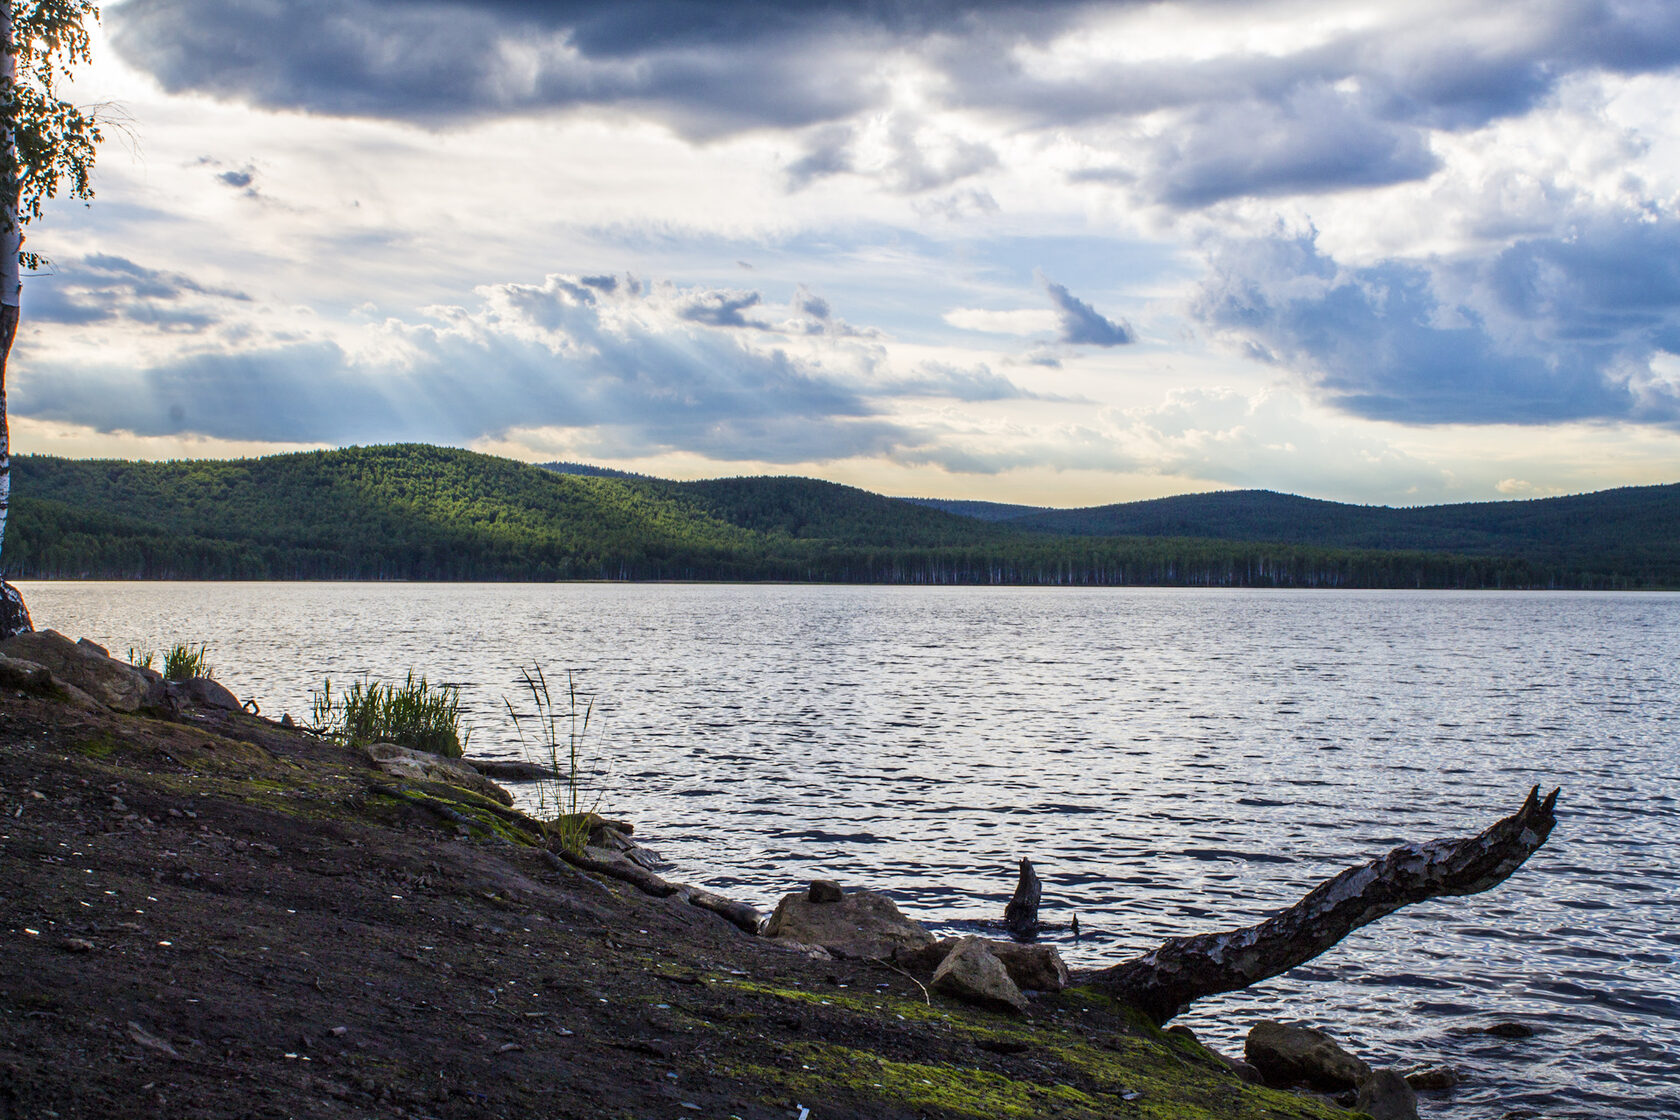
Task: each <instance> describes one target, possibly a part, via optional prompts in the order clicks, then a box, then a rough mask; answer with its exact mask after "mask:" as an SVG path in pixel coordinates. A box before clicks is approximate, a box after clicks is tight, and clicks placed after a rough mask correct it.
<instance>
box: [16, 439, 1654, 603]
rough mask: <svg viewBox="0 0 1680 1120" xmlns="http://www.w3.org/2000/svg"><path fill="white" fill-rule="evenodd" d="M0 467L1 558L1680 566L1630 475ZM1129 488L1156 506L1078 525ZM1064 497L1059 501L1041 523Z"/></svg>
mask: <svg viewBox="0 0 1680 1120" xmlns="http://www.w3.org/2000/svg"><path fill="white" fill-rule="evenodd" d="M12 469H13V471H14V475H13V504H12V516H11V519H10V523H9V525H8V527H7V535H6V541H5V551H4V559H5V562H6V569H7V574H8V575H9V576H10V577H11V578H15V579H29V578H113V579H230V578H231V579H425V580H551V579H706V580H798V581H806V580H809V581H826V582H883V583H1006V584H1078V585H1111V584H1169V585H1196V586H1287V587H1656V586H1664V587H1680V542H1677V541H1676V540H1675V536H1676V525H1677V524H1680V516H1676V515H1675V514H1674V513H1673V512H1672V502H1673V500H1674V496H1675V491H1677V490H1680V488H1673V487H1664V488H1649V489H1651V490H1653V491H1662V492H1667V493H1668V501H1669V502H1670V503H1671V505H1670V506H1666V507H1665V506H1662V505H1661V503H1660V502H1657V503H1656V504H1650V505H1642V504H1639V503H1637V502H1635V503H1632V504H1629V499H1628V498H1627V497H1626V495H1629V494H1642V493H1644V492H1643V491H1637V492H1630V491H1612V492H1609V494H1607V495H1589V496H1587V497H1584V498H1581V499H1568V500H1561V501H1563V504H1562V505H1561V506H1554V505H1548V504H1547V503H1493V504H1490V505H1487V506H1484V507H1468V506H1454V507H1436V509H1437V512H1439V511H1446V512H1441V513H1439V516H1440V517H1441V518H1443V519H1444V520H1441V521H1440V522H1439V524H1440V525H1441V526H1442V529H1441V534H1440V535H1438V536H1433V537H1432V536H1430V535H1429V532H1428V528H1427V524H1425V525H1424V528H1421V529H1408V530H1407V533H1408V534H1409V535H1404V534H1399V533H1396V534H1395V535H1393V536H1390V537H1384V536H1381V535H1380V534H1378V533H1377V532H1376V530H1373V529H1370V528H1368V527H1367V526H1366V522H1364V521H1361V519H1362V518H1364V519H1370V524H1372V525H1379V523H1380V519H1381V517H1382V516H1383V515H1385V514H1402V513H1403V514H1422V513H1426V512H1429V511H1393V510H1378V511H1369V510H1362V509H1359V508H1357V507H1346V506H1337V505H1335V504H1334V503H1328V502H1324V503H1315V502H1308V501H1307V500H1305V499H1293V498H1286V497H1284V496H1282V495H1262V496H1261V497H1260V498H1259V499H1258V503H1259V504H1256V499H1255V496H1254V492H1250V493H1249V494H1248V495H1246V496H1245V495H1241V494H1239V495H1201V496H1197V497H1194V498H1185V499H1173V500H1170V502H1168V503H1137V504H1134V505H1133V506H1123V507H1105V508H1104V509H1102V510H1085V511H1059V512H1056V513H1052V514H1044V513H1034V514H1033V515H1031V516H1030V517H1028V518H1026V519H1020V518H1017V519H1015V520H1014V521H986V520H980V519H977V518H975V517H965V516H959V515H958V514H957V513H954V512H948V511H946V510H944V509H938V508H933V507H932V506H930V505H928V504H919V503H914V502H908V501H903V500H900V499H894V498H886V497H882V496H880V495H878V494H871V493H869V492H867V491H864V490H859V489H856V488H854V487H849V486H840V485H837V484H835V483H829V482H820V481H816V480H812V479H802V478H737V479H715V480H709V481H704V482H671V481H666V480H660V479H650V478H616V477H601V476H583V475H578V474H571V473H568V474H562V473H557V472H555V471H553V470H548V469H544V468H541V467H535V466H530V465H527V464H524V463H517V462H513V461H511V460H507V459H498V458H494V457H492V456H488V455H480V454H476V453H473V452H469V451H461V450H457V449H451V448H438V447H427V446H420V445H401V446H392V447H369V448H348V449H343V450H337V451H318V452H307V453H302V454H291V455H276V456H270V457H266V458H260V459H241V460H232V461H205V460H195V461H182V462H171V463H150V462H126V461H120V460H67V459H56V458H47V457H40V456H20V457H18V458H16V459H14V460H13V468H12ZM1601 498H1602V499H1604V500H1605V501H1607V502H1608V503H1609V505H1608V506H1607V507H1606V508H1607V509H1608V510H1609V512H1608V513H1604V514H1603V515H1602V517H1601V513H1600V510H1599V507H1598V506H1596V505H1595V500H1597V499H1601ZM1641 500H1643V499H1641ZM1171 502H1179V503H1189V504H1188V505H1181V506H1179V507H1177V509H1176V510H1175V509H1174V508H1173V507H1172V506H1171ZM1218 502H1229V503H1232V504H1231V505H1229V506H1225V507H1220V506H1218V505H1217V503H1218ZM1209 503H1214V504H1212V505H1210V504H1209ZM1143 507H1150V508H1149V509H1148V510H1146V511H1145V516H1146V517H1153V518H1155V519H1156V520H1155V522H1153V523H1150V522H1147V521H1136V522H1128V523H1125V527H1124V528H1122V529H1117V530H1115V531H1117V532H1122V533H1125V534H1128V535H1118V536H1093V535H1089V534H1091V533H1093V532H1099V531H1101V530H1100V528H1098V523H1097V521H1096V520H1094V519H1096V518H1098V517H1110V516H1115V511H1130V512H1127V513H1126V514H1125V516H1129V517H1137V516H1138V513H1137V511H1138V510H1139V509H1140V508H1143ZM959 508H960V507H959ZM1476 509H1482V510H1483V511H1484V512H1483V514H1482V515H1481V516H1480V518H1479V519H1478V517H1477V516H1475V515H1474V514H1472V513H1467V512H1465V511H1471V510H1476ZM1664 509H1668V510H1670V512H1669V513H1667V514H1666V520H1664V519H1663V518H1664V516H1665V515H1663V513H1662V511H1663V510H1664ZM1210 510H1212V511H1213V512H1211V513H1210V512H1209V511H1210ZM1221 510H1223V512H1220V511H1221ZM1291 510H1294V511H1296V512H1295V513H1294V514H1290V511H1291ZM1187 511H1188V512H1187ZM1630 511H1632V512H1630ZM1641 511H1643V512H1641ZM988 512H995V511H988ZM1280 513H1281V514H1284V515H1286V516H1284V517H1282V518H1281V519H1280V518H1279V516H1278V515H1279V514H1280ZM1537 513H1538V514H1539V516H1538V519H1535V515H1536V514H1537ZM1308 515H1310V517H1311V518H1317V519H1318V520H1317V521H1316V522H1313V521H1311V520H1310V519H1309V516H1308ZM1291 516H1293V517H1294V518H1295V520H1294V521H1293V522H1291V521H1290V517H1291ZM1056 517H1062V518H1067V519H1070V521H1071V522H1073V523H1070V524H1068V525H1062V524H1059V523H1056V522H1055V521H1053V520H1052V521H1049V522H1046V523H1044V524H1042V525H1040V524H1038V522H1039V521H1040V519H1043V518H1056ZM1081 517H1083V518H1086V519H1087V520H1085V521H1079V520H1078V519H1079V518H1081ZM1221 518H1223V520H1221ZM1268 518H1270V520H1268ZM1023 521H1025V522H1027V523H1028V524H1023ZM1115 524H1116V525H1119V524H1121V523H1120V522H1118V521H1117V522H1116V523H1115ZM1379 527H1380V525H1379ZM1449 530H1450V533H1449ZM1359 533H1364V534H1366V535H1365V536H1359V535H1357V534H1359ZM1268 534H1271V535H1270V536H1268ZM1452 534H1456V535H1452ZM1216 535H1217V536H1223V537H1224V539H1212V537H1213V536H1216ZM1448 542H1451V544H1450V548H1449V546H1448Z"/></svg>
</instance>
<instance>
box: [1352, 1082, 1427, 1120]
mask: <svg viewBox="0 0 1680 1120" xmlns="http://www.w3.org/2000/svg"><path fill="white" fill-rule="evenodd" d="M1353 1107H1354V1108H1355V1109H1356V1110H1357V1111H1359V1112H1368V1113H1370V1114H1371V1120H1418V1110H1417V1094H1416V1093H1414V1092H1412V1087H1411V1086H1410V1085H1408V1084H1406V1079H1405V1078H1404V1077H1401V1076H1400V1075H1399V1074H1398V1073H1396V1072H1395V1071H1394V1070H1391V1069H1379V1070H1374V1071H1372V1073H1371V1076H1369V1077H1367V1078H1366V1079H1365V1080H1364V1081H1363V1082H1362V1083H1361V1084H1360V1086H1359V1099H1358V1101H1356V1102H1355V1103H1354V1106H1353Z"/></svg>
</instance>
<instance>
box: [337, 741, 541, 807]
mask: <svg viewBox="0 0 1680 1120" xmlns="http://www.w3.org/2000/svg"><path fill="white" fill-rule="evenodd" d="M367 757H368V761H369V762H371V763H373V765H374V768H375V769H378V770H383V771H384V772H385V773H387V774H390V775H391V776H392V777H396V778H407V779H409V780H410V781H420V782H442V783H443V784H445V785H451V786H459V787H460V788H461V789H469V790H472V791H473V792H474V793H478V794H482V795H484V796H485V797H488V798H489V799H490V800H492V801H495V802H497V803H499V804H502V805H512V804H513V795H512V794H511V793H509V792H508V791H507V790H505V789H503V788H502V787H501V786H499V785H497V784H496V783H495V782H492V781H491V780H490V779H489V778H486V777H485V776H484V775H483V774H480V773H479V772H478V771H477V770H474V769H473V768H472V767H471V766H468V765H466V764H464V763H461V762H457V761H456V760H455V759H453V758H444V757H443V756H442V755H439V754H428V753H426V752H425V751H417V750H414V749H413V748H411V747H399V746H398V745H397V744H395V743H370V744H368V747H367Z"/></svg>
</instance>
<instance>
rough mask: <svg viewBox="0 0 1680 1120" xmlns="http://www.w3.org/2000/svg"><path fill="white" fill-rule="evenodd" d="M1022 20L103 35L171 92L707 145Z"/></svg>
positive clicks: (239, 3)
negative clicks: (555, 124) (910, 51)
mask: <svg viewBox="0 0 1680 1120" xmlns="http://www.w3.org/2000/svg"><path fill="white" fill-rule="evenodd" d="M1064 6H1067V5H1052V6H1051V7H1053V8H1059V7H1064ZM1024 7H1025V5H1022V4H1016V3H1002V2H999V3H980V4H975V3H932V4H919V3H912V2H910V0H903V2H891V0H858V2H840V0H830V2H819V3H799V4H792V3H768V2H754V0H745V2H742V0H737V2H733V3H727V2H726V3H711V2H702V0H616V2H614V3H611V4H602V3H597V2H587V3H585V2H578V0H548V2H538V0H533V2H529V3H512V2H503V3H471V4H469V3H462V2H449V0H430V2H414V0H294V2H291V3H287V4H274V3H270V2H268V0H131V2H130V3H127V4H124V5H123V6H121V7H119V8H115V9H113V10H112V11H111V13H110V15H109V19H110V22H111V25H112V27H113V30H114V38H113V41H114V43H115V45H116V47H117V49H118V50H119V51H120V52H121V53H122V55H123V57H124V58H125V59H126V60H128V61H129V62H130V63H131V64H132V65H136V66H139V67H141V68H143V69H145V70H147V71H149V72H150V73H152V74H153V75H155V76H156V77H157V78H158V79H159V81H161V82H162V83H163V85H164V86H165V88H167V89H170V90H173V91H181V90H195V91H199V92H205V93H210V94H213V95H216V96H220V97H232V98H239V99H244V100H249V101H251V102H253V103H255V104H258V105H265V106H271V107H277V108H301V109H308V110H312V111H316V112H323V113H331V114H337V115H346V116H371V117H389V118H395V119H402V120H419V121H435V122H448V121H454V120H463V119H472V118H476V117H483V116H493V115H499V114H506V113H523V112H531V111H539V110H544V109H551V108H561V107H568V106H577V105H623V106H629V107H632V108H636V109H639V110H641V111H645V112H648V113H649V114H651V115H653V116H656V117H659V118H661V119H664V120H666V121H667V122H669V123H672V124H674V125H676V126H677V127H679V128H681V129H683V130H684V131H685V132H688V133H690V134H693V135H709V134H715V133H719V132H728V131H733V130H736V129H741V128H753V127H762V126H775V127H794V126H801V125H806V124H812V123H816V122H820V121H828V120H836V119H839V118H841V117H844V116H847V115H849V114H851V113H854V112H857V111H859V110H861V109H863V108H866V107H867V106H869V105H871V104H873V103H875V102H876V101H877V100H878V99H879V97H880V95H881V87H880V84H879V83H880V78H879V75H878V73H877V62H878V55H877V51H878V50H879V49H881V48H884V47H887V46H890V45H891V44H892V43H894V42H896V41H900V40H904V39H916V38H919V37H921V36H924V35H927V34H929V33H931V32H933V31H935V30H940V29H944V28H953V27H961V26H962V25H963V24H964V23H965V22H966V21H968V20H969V19H970V18H971V17H973V15H974V13H976V12H977V11H978V12H984V13H987V14H989V15H990V16H991V17H993V18H1000V19H1006V20H1007V19H1013V18H1019V17H1018V15H1017V14H1016V13H1018V12H1019V11H1020V10H1022V9H1023V8H1024ZM1053 20H1054V17H1052V16H1049V15H1045V16H1042V17H1040V18H1039V19H1038V20H1037V21H1036V22H1037V23H1038V24H1039V25H1040V26H1043V25H1046V24H1048V23H1050V22H1053Z"/></svg>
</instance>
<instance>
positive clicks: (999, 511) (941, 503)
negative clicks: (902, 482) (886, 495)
mask: <svg viewBox="0 0 1680 1120" xmlns="http://www.w3.org/2000/svg"><path fill="white" fill-rule="evenodd" d="M894 500H895V501H900V502H911V503H913V504H915V505H919V506H931V507H932V508H934V509H942V510H944V511H945V512H946V513H954V514H957V515H959V516H961V517H972V518H974V519H975V520H976V521H1017V520H1020V519H1022V518H1026V517H1030V516H1032V515H1034V514H1039V513H1055V512H1058V511H1056V510H1054V509H1052V508H1051V507H1049V506H1020V505H1011V504H1009V503H1007V502H980V501H971V500H968V499H963V498H896V499H894Z"/></svg>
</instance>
